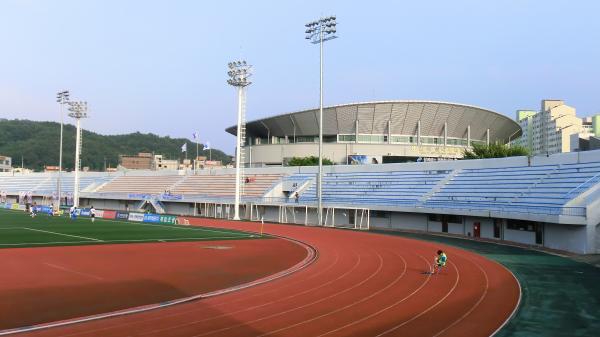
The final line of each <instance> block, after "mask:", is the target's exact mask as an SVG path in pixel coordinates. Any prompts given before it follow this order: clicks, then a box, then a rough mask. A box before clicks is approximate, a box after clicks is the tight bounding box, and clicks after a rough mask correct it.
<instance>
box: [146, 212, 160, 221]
mask: <svg viewBox="0 0 600 337" xmlns="http://www.w3.org/2000/svg"><path fill="white" fill-rule="evenodd" d="M144 222H154V223H158V222H160V215H158V214H144Z"/></svg>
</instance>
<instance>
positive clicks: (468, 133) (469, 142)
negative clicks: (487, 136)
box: [467, 124, 471, 147]
mask: <svg viewBox="0 0 600 337" xmlns="http://www.w3.org/2000/svg"><path fill="white" fill-rule="evenodd" d="M469 146H471V124H469V125H467V147H469Z"/></svg>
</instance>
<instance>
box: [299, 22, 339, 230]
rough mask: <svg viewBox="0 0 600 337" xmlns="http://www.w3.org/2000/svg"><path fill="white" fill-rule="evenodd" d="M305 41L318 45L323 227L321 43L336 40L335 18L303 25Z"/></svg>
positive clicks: (320, 176)
mask: <svg viewBox="0 0 600 337" xmlns="http://www.w3.org/2000/svg"><path fill="white" fill-rule="evenodd" d="M304 26H305V27H306V31H305V33H306V39H307V40H309V41H310V42H311V43H312V44H319V174H318V176H317V199H318V206H317V207H318V210H317V214H318V216H317V219H318V221H319V226H321V225H323V42H325V41H329V40H333V39H335V38H337V36H336V35H335V32H336V26H337V22H336V21H335V16H328V17H324V18H320V19H318V20H316V21H312V22H309V23H307V24H306V25H304Z"/></svg>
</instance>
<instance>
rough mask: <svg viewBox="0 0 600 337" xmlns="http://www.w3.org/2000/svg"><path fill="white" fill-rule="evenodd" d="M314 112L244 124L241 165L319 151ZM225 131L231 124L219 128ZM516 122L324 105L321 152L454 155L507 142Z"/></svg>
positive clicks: (487, 115)
mask: <svg viewBox="0 0 600 337" xmlns="http://www.w3.org/2000/svg"><path fill="white" fill-rule="evenodd" d="M318 120H319V109H310V110H304V111H299V112H293V113H287V114H282V115H277V116H273V117H269V118H264V119H260V120H255V121H251V122H248V123H246V128H245V133H246V142H245V146H244V147H243V148H242V149H243V151H244V153H243V163H244V166H246V167H248V166H251V167H260V166H271V165H272V166H281V165H285V164H286V163H287V162H288V161H289V160H290V159H291V158H293V157H308V156H315V155H317V154H318V148H319V136H318V135H319V125H318ZM226 131H227V132H228V133H230V134H232V135H236V134H237V127H236V126H232V127H229V128H227V129H226ZM520 135H521V128H520V127H519V124H518V123H516V122H515V121H513V120H511V119H510V118H509V117H506V116H504V115H502V114H499V113H497V112H494V111H491V110H488V109H483V108H479V107H475V106H471V105H465V104H458V103H446V102H434V101H383V102H367V103H353V104H344V105H336V106H329V107H325V108H324V109H323V143H324V144H323V157H324V158H327V159H329V160H331V161H333V162H334V163H336V164H352V163H354V164H381V163H401V162H416V161H437V160H453V159H460V158H462V157H463V156H464V151H465V149H467V148H470V147H471V145H472V144H476V143H479V144H486V143H502V144H506V143H508V142H510V141H511V140H514V139H515V138H518V137H519V136H520Z"/></svg>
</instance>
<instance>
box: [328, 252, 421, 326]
mask: <svg viewBox="0 0 600 337" xmlns="http://www.w3.org/2000/svg"><path fill="white" fill-rule="evenodd" d="M416 255H418V256H419V257H420V258H421V259H422V260H423V261H425V264H426V265H427V270H430V268H432V266H431V264H430V263H429V261H428V260H427V259H426V258H425V257H423V255H421V254H416ZM430 280H431V275H427V277H426V278H425V281H424V282H423V283H421V285H420V286H419V287H418V288H417V289H415V290H414V291H413V292H411V293H410V294H408V295H407V296H405V297H404V298H402V299H400V300H398V301H396V302H394V303H393V304H391V305H389V306H387V307H385V308H383V309H381V310H379V311H376V312H374V313H372V314H370V315H368V316H365V317H363V318H361V319H359V320H357V321H354V322H352V323H348V324H346V325H342V326H340V327H338V328H336V329H334V330H330V331H327V332H326V333H324V334H320V335H318V336H317V337H320V336H326V335H329V334H331V333H334V332H338V331H340V330H342V329H345V328H348V327H351V326H354V325H356V324H359V323H361V322H364V321H366V320H368V319H371V318H373V317H374V316H377V315H379V314H380V313H382V312H384V311H386V310H388V309H390V308H392V307H394V306H396V305H398V304H400V303H402V302H404V301H406V300H407V299H409V298H410V297H412V296H413V295H415V294H416V293H418V292H419V291H420V290H421V289H423V287H425V285H426V284H427V283H428V282H429V281H430Z"/></svg>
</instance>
